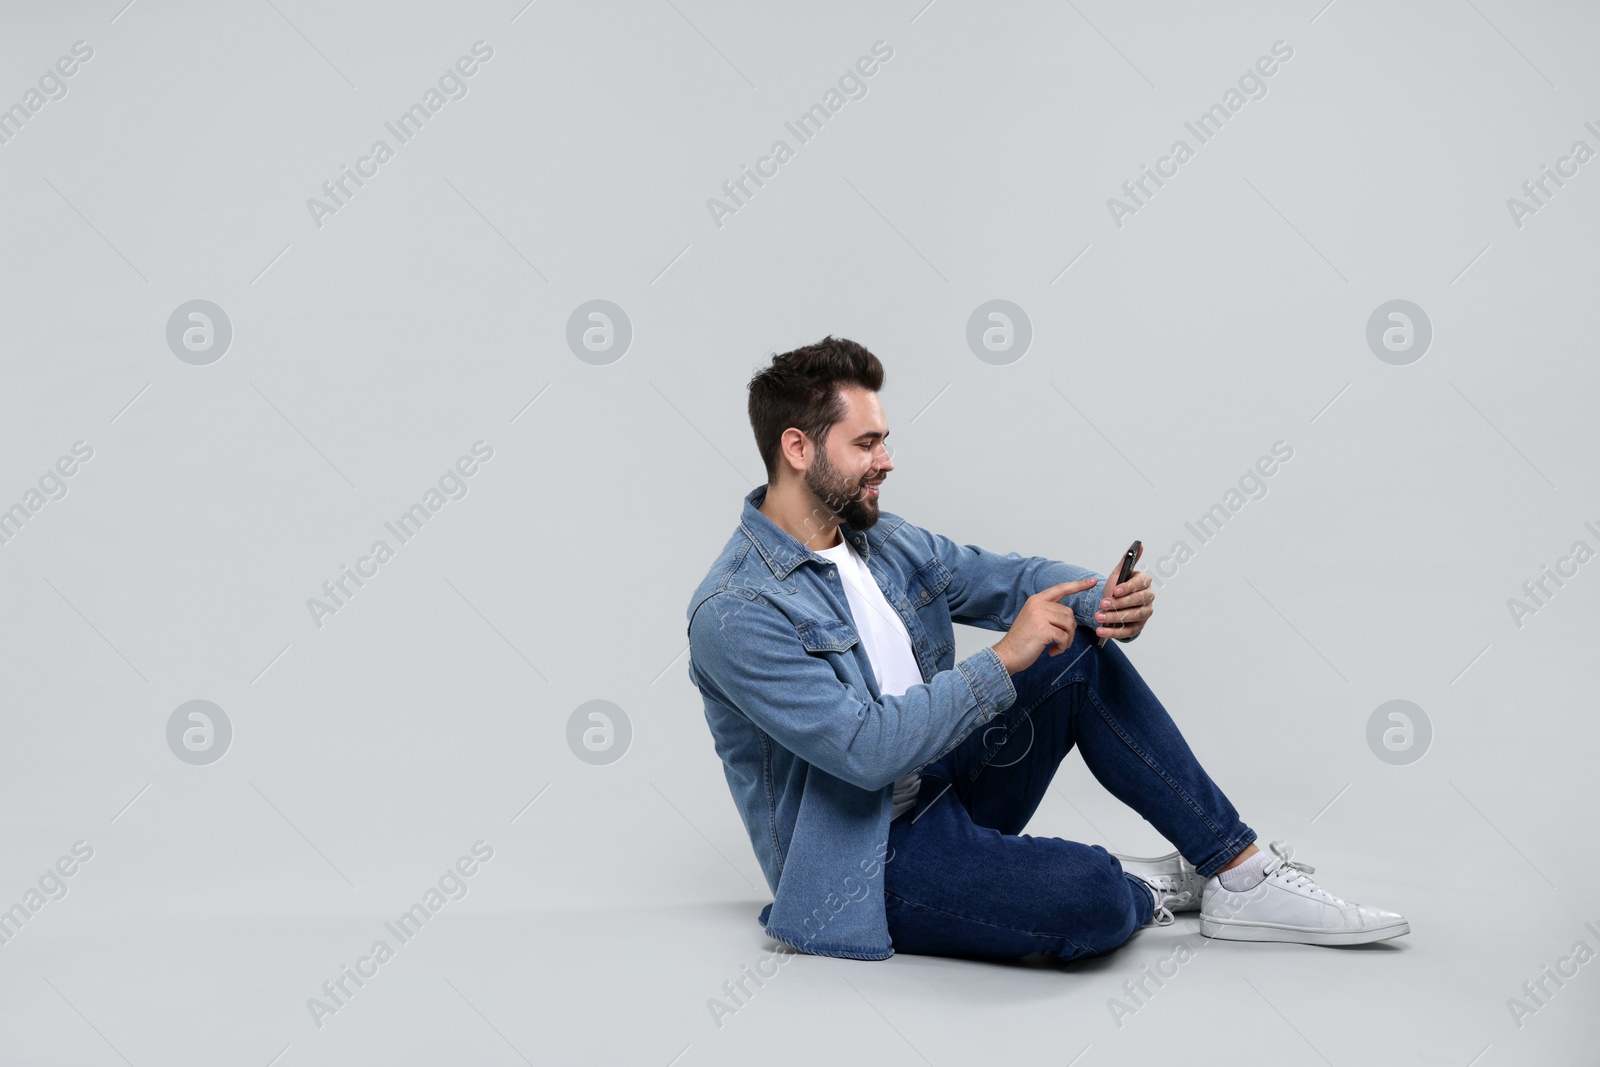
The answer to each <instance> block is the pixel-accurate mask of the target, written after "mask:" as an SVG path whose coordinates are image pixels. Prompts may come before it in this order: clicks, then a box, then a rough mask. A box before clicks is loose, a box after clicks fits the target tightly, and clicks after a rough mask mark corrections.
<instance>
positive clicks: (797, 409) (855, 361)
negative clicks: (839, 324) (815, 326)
mask: <svg viewBox="0 0 1600 1067" xmlns="http://www.w3.org/2000/svg"><path fill="white" fill-rule="evenodd" d="M841 385H846V386H850V385H855V386H860V387H861V388H863V389H870V390H871V391H872V392H874V393H876V392H878V391H880V390H881V389H882V388H883V364H882V363H880V362H878V357H877V356H875V355H873V354H872V353H871V352H869V351H867V349H866V348H865V347H863V346H862V345H859V344H857V343H856V342H854V341H849V340H846V339H845V338H843V337H834V336H833V335H831V334H830V335H829V336H827V337H824V338H823V339H822V340H820V341H818V342H817V343H816V344H814V345H806V346H805V347H804V348H796V349H795V350H794V351H792V352H785V353H783V354H782V355H778V356H773V357H772V365H771V366H769V367H766V368H765V369H763V370H761V371H760V372H759V373H757V374H756V376H755V377H753V378H751V379H750V385H749V390H750V428H751V429H752V430H754V431H755V435H756V448H758V449H760V451H761V460H762V462H763V463H765V464H766V465H767V483H768V484H769V485H771V484H776V482H777V480H778V445H779V442H780V441H781V440H782V439H783V431H785V430H787V429H789V428H790V427H791V426H792V427H794V428H795V429H797V430H799V431H800V432H801V433H803V434H805V435H806V436H807V437H808V438H810V439H811V441H812V443H813V444H815V445H816V446H817V447H818V448H821V447H823V444H824V442H825V441H826V440H827V437H828V431H829V430H830V429H832V427H833V424H834V423H836V422H838V421H839V420H840V419H842V418H844V412H845V404H844V399H843V398H842V397H841V396H840V395H839V386H841Z"/></svg>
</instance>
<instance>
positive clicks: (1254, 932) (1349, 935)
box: [1200, 915, 1411, 945]
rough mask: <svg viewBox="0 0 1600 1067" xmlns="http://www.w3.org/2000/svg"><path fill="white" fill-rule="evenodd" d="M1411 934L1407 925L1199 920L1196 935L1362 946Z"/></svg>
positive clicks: (1401, 923) (1242, 939) (1409, 926)
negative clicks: (1324, 926)
mask: <svg viewBox="0 0 1600 1067" xmlns="http://www.w3.org/2000/svg"><path fill="white" fill-rule="evenodd" d="M1410 932H1411V924H1410V923H1409V922H1398V923H1392V924H1391V925H1389V926H1380V927H1377V928H1375V929H1372V930H1314V929H1310V928H1307V927H1303V926H1280V925H1276V924H1272V923H1235V922H1228V921H1226V920H1218V919H1208V918H1206V917H1205V916H1204V915H1202V916H1201V917H1200V933H1201V934H1202V935H1203V936H1205V937H1212V938H1216V939H1217V940H1219V941H1286V942H1292V943H1295V944H1301V945H1365V944H1369V943H1371V942H1373V941H1387V940H1389V939H1390V938H1391V937H1401V936H1403V935H1405V934H1409V933H1410Z"/></svg>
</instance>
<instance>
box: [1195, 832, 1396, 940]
mask: <svg viewBox="0 0 1600 1067" xmlns="http://www.w3.org/2000/svg"><path fill="white" fill-rule="evenodd" d="M1270 848H1271V850H1272V858H1271V859H1269V860H1268V861H1267V864H1266V874H1267V876H1266V878H1265V879H1263V880H1262V881H1261V883H1260V884H1259V885H1257V886H1256V887H1255V888H1254V889H1249V890H1246V891H1245V892H1242V893H1235V892H1233V891H1231V890H1228V889H1224V888H1223V886H1222V882H1221V881H1220V880H1219V879H1217V878H1216V877H1215V876H1212V877H1211V878H1208V879H1207V880H1206V885H1205V890H1204V892H1203V893H1202V895H1201V901H1200V932H1201V933H1202V934H1204V935H1205V936H1206V937H1215V938H1220V939H1222V940H1224V941H1293V942H1298V943H1300V944H1304V945H1364V944H1366V943H1367V942H1369V941H1386V940H1388V939H1389V938H1391V937H1399V936H1401V935H1402V934H1409V933H1410V932H1411V924H1410V923H1408V922H1406V919H1405V916H1403V915H1398V914H1396V913H1395V912H1392V911H1384V910H1382V909H1381V908H1369V907H1363V906H1361V905H1360V904H1355V903H1352V902H1351V901H1348V900H1341V899H1340V898H1339V897H1336V896H1334V895H1333V894H1332V893H1330V892H1328V891H1327V890H1326V889H1323V888H1322V887H1321V886H1319V885H1317V883H1316V882H1313V881H1312V880H1311V878H1310V877H1309V875H1310V874H1311V873H1312V872H1313V871H1314V870H1315V868H1314V867H1310V866H1308V865H1306V864H1304V863H1296V862H1294V861H1293V860H1291V859H1290V858H1289V857H1290V856H1292V855H1294V849H1292V848H1291V847H1289V846H1288V845H1287V844H1285V843H1284V842H1282V841H1274V842H1272V844H1271V846H1270Z"/></svg>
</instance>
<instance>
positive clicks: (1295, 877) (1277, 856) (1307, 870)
mask: <svg viewBox="0 0 1600 1067" xmlns="http://www.w3.org/2000/svg"><path fill="white" fill-rule="evenodd" d="M1267 847H1268V849H1270V850H1271V852H1272V858H1271V859H1270V860H1268V861H1267V862H1266V866H1264V867H1263V868H1262V871H1263V873H1265V874H1266V875H1267V876H1268V877H1271V876H1272V874H1273V873H1274V872H1277V871H1282V872H1283V873H1282V875H1281V877H1282V879H1283V881H1284V882H1286V883H1288V884H1289V885H1291V886H1304V887H1305V888H1307V889H1310V890H1312V891H1313V892H1316V893H1321V894H1322V895H1323V896H1325V897H1327V898H1329V899H1330V900H1335V901H1339V903H1341V904H1342V903H1345V901H1343V900H1341V899H1340V898H1339V897H1336V896H1334V895H1333V894H1332V893H1330V892H1328V891H1327V890H1326V889H1324V888H1322V887H1321V886H1320V885H1318V884H1317V883H1316V881H1315V880H1314V879H1313V878H1312V877H1311V875H1312V874H1314V873H1315V872H1316V868H1315V867H1313V866H1311V864H1309V863H1301V862H1299V861H1298V860H1294V859H1291V858H1290V857H1292V856H1293V855H1294V847H1293V846H1292V845H1290V844H1289V843H1288V842H1287V841H1274V842H1272V843H1271V844H1270V845H1268V846H1267Z"/></svg>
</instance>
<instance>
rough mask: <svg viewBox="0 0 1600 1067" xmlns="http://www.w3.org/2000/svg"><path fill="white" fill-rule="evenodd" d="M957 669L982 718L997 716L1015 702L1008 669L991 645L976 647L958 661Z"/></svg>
mask: <svg viewBox="0 0 1600 1067" xmlns="http://www.w3.org/2000/svg"><path fill="white" fill-rule="evenodd" d="M956 670H958V671H960V672H961V676H962V677H963V678H965V679H966V680H967V685H968V686H970V687H971V688H972V692H973V695H974V696H976V697H977V698H978V707H979V708H980V709H981V710H982V711H983V713H984V717H985V718H987V717H989V716H992V715H998V714H999V713H1000V712H1002V711H1004V710H1006V709H1007V708H1009V707H1010V706H1011V705H1012V704H1014V703H1016V701H1017V687H1016V686H1014V685H1012V684H1011V672H1010V671H1008V670H1006V665H1005V664H1004V663H1002V662H1001V661H1000V653H998V652H996V651H995V650H994V648H993V646H990V647H987V648H982V649H979V650H978V651H977V652H974V653H973V654H972V655H970V656H968V657H967V658H966V659H964V660H962V661H961V662H960V663H957V664H956Z"/></svg>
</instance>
